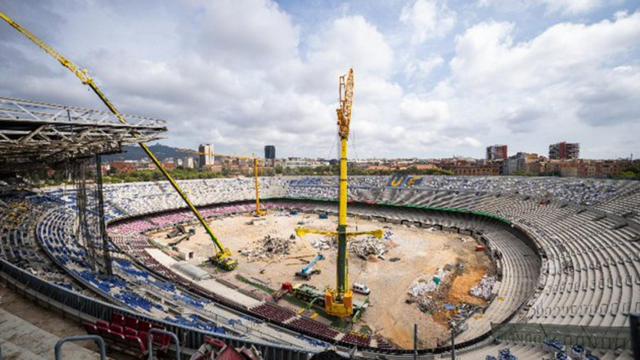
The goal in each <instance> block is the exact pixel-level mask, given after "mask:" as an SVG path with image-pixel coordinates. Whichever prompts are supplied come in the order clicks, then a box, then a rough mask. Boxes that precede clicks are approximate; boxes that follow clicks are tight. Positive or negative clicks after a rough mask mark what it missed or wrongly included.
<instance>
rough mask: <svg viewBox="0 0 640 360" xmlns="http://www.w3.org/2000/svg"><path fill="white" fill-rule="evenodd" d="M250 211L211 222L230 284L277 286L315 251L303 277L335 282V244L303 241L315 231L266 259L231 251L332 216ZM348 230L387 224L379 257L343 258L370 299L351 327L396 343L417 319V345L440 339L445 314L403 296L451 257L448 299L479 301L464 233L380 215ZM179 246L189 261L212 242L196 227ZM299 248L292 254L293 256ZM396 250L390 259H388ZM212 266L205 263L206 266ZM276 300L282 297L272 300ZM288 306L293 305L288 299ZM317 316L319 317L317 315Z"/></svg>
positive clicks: (199, 258) (479, 271) (208, 250)
mask: <svg viewBox="0 0 640 360" xmlns="http://www.w3.org/2000/svg"><path fill="white" fill-rule="evenodd" d="M253 219H254V218H253V217H251V216H249V215H238V216H234V217H227V218H224V219H218V220H214V221H212V222H211V226H212V229H214V232H215V233H216V235H217V236H218V237H219V238H220V239H221V240H222V241H223V242H224V244H225V245H226V246H227V247H229V248H230V249H231V250H232V251H233V253H234V257H235V258H236V259H237V260H238V262H239V266H238V269H237V270H236V271H234V272H232V273H217V274H215V275H214V276H215V277H217V278H224V279H225V280H228V281H231V282H234V283H235V284H238V285H244V286H246V284H242V283H241V282H240V281H239V280H238V279H237V275H242V276H243V277H245V278H247V279H250V280H253V281H255V280H258V281H259V282H262V283H263V284H265V285H267V286H269V287H270V288H272V289H277V288H279V287H280V285H281V284H282V283H283V282H292V283H299V282H300V281H302V280H300V279H296V277H295V272H296V271H299V270H300V269H302V268H303V267H304V266H305V265H306V263H307V262H308V261H310V260H311V259H313V258H314V257H315V256H316V254H317V253H319V252H321V253H322V254H323V255H324V256H325V258H326V259H325V260H323V261H320V262H319V263H318V264H317V266H316V269H319V270H320V271H321V273H320V274H318V275H315V276H313V277H312V278H311V279H310V280H309V281H308V283H309V284H311V285H314V286H316V287H317V288H319V289H324V288H325V287H326V286H332V287H333V286H335V282H336V280H335V271H336V270H335V268H336V250H335V249H334V248H332V249H330V250H321V251H319V250H316V249H315V248H314V247H313V246H312V245H311V244H312V243H313V242H314V240H318V239H319V238H321V237H322V236H321V235H307V236H305V237H304V238H299V237H296V238H295V240H294V241H293V243H292V244H291V249H290V254H289V255H285V256H276V257H274V258H273V259H271V260H270V261H253V262H249V261H248V258H247V257H245V256H243V255H241V254H239V251H241V250H243V249H247V248H248V247H250V245H251V244H252V243H253V242H255V241H258V240H260V239H262V238H263V237H264V236H265V235H267V234H269V235H271V236H274V237H279V238H289V237H290V236H291V235H292V234H294V230H295V228H297V227H300V226H303V227H305V228H314V229H323V230H327V231H334V230H335V227H336V225H335V224H336V223H337V219H336V218H335V217H329V219H320V218H319V217H318V215H315V214H299V215H294V216H292V215H289V214H288V213H285V212H277V213H270V214H268V215H267V216H266V217H264V218H263V220H260V221H258V222H256V223H255V224H253V225H249V224H250V223H251V221H252V220H253ZM349 224H350V225H351V227H350V230H352V231H355V230H356V228H357V230H358V231H367V230H375V229H380V228H383V227H384V230H387V231H391V233H392V235H391V240H390V241H388V242H387V244H388V247H389V252H388V253H386V254H384V258H385V260H381V259H378V258H370V259H368V260H363V259H360V258H357V257H354V256H352V257H351V258H350V260H349V280H350V282H351V283H353V282H362V283H365V284H366V285H367V286H369V288H370V289H371V297H370V307H369V309H368V310H367V311H366V312H365V314H364V316H363V317H362V321H361V323H360V324H358V325H356V328H355V329H356V330H357V329H359V328H360V327H361V326H363V325H366V326H368V327H369V328H370V329H371V330H373V331H374V332H375V333H379V334H381V335H382V336H384V337H385V338H387V339H389V340H391V341H393V342H394V343H395V344H396V345H398V346H400V347H403V348H411V347H412V346H413V324H414V323H417V324H418V332H419V341H420V344H419V346H420V347H433V346H436V344H437V342H438V341H443V340H446V339H448V337H449V330H448V328H447V326H446V322H443V321H442V319H440V321H436V320H438V319H435V320H434V319H433V317H432V316H431V315H428V314H425V313H423V312H421V311H420V310H419V309H418V307H417V306H416V304H407V303H405V300H406V298H407V291H408V290H409V288H410V287H411V285H412V284H413V283H414V281H415V280H416V279H418V278H420V277H431V276H432V275H433V274H434V273H435V272H436V271H437V270H438V269H439V268H442V267H444V266H445V265H447V264H450V265H455V264H457V263H460V262H463V263H464V264H465V268H466V270H465V271H464V273H462V274H461V275H460V276H458V277H456V278H455V279H454V281H453V282H452V284H451V291H450V292H449V294H448V300H449V301H450V302H451V303H454V304H459V303H462V302H467V303H472V304H479V305H481V304H482V303H483V302H482V300H480V299H478V298H475V297H473V296H470V295H468V293H469V289H470V288H471V287H472V286H474V285H476V284H477V283H478V282H479V281H480V279H481V278H482V275H484V274H485V273H486V272H487V271H488V269H489V268H490V261H489V259H488V257H487V256H486V255H485V254H484V253H478V252H475V251H474V249H475V245H476V242H475V240H473V238H471V237H469V236H464V235H459V234H451V233H445V232H439V231H431V230H427V229H419V228H414V227H408V226H404V225H394V224H388V223H380V222H375V221H368V220H363V219H356V218H351V219H350V220H349ZM166 233H167V232H166V231H165V232H161V233H157V234H154V236H153V238H154V239H155V240H156V241H158V242H160V243H162V244H167V243H169V242H171V240H170V239H167V238H166ZM177 247H178V249H179V250H180V251H181V252H188V251H193V252H194V255H195V257H194V258H193V259H192V260H190V262H191V263H193V264H201V263H202V262H204V261H206V260H207V259H208V257H210V256H212V255H213V254H214V248H213V246H212V244H211V242H210V239H209V238H208V237H207V236H206V234H205V233H204V230H203V229H201V228H199V227H196V234H195V235H194V236H193V237H192V238H191V239H190V240H188V241H184V242H182V243H180V244H179V245H178V246H177ZM304 255H307V256H306V257H303V258H302V259H300V258H299V257H301V256H304ZM392 258H399V260H398V261H394V262H392V261H389V260H390V259H392ZM211 271H213V270H211ZM364 299H365V298H364V297H363V296H361V295H356V301H364ZM280 304H281V305H284V304H287V303H286V302H284V301H280ZM288 306H293V305H290V304H289V305H288ZM318 320H322V318H318Z"/></svg>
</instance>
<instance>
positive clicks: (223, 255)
mask: <svg viewBox="0 0 640 360" xmlns="http://www.w3.org/2000/svg"><path fill="white" fill-rule="evenodd" d="M0 18H2V20H4V21H6V22H7V23H8V24H9V25H11V26H12V27H13V28H14V29H16V30H17V31H18V32H19V33H21V34H22V35H24V36H26V37H27V38H28V39H29V40H31V41H32V42H33V43H34V44H36V45H37V46H39V47H40V48H41V49H42V50H44V51H45V52H46V53H47V54H49V55H51V56H52V57H53V58H54V59H56V60H57V61H58V62H60V64H61V65H62V66H64V67H66V68H67V69H69V70H70V71H71V72H72V73H73V74H74V75H75V76H76V77H77V78H78V79H80V81H81V82H82V83H83V84H85V85H87V86H89V88H91V90H92V91H93V92H94V93H95V94H96V95H97V96H98V97H99V98H100V100H101V101H102V102H103V103H104V105H105V106H106V107H107V108H108V109H109V111H110V112H111V113H112V114H113V115H115V117H116V118H117V119H118V121H120V122H121V123H122V124H124V125H128V122H127V120H126V119H125V118H124V116H123V115H122V113H120V111H119V110H118V109H117V108H116V107H115V105H114V104H113V103H112V102H111V101H110V100H109V99H108V98H107V96H106V95H105V94H104V93H103V92H102V90H100V88H99V87H98V85H96V83H95V82H94V80H93V79H92V78H91V77H90V76H89V73H88V71H87V70H86V69H80V68H79V67H78V66H77V65H76V64H74V63H73V62H71V61H70V60H69V59H67V58H65V57H64V56H62V55H61V54H60V53H58V52H57V51H56V50H54V49H53V48H52V47H51V46H49V45H47V44H46V43H45V42H44V41H42V40H40V39H39V38H38V37H37V36H35V35H34V34H33V33H31V32H30V31H29V30H27V29H25V28H24V27H22V26H21V25H20V24H18V23H16V22H15V21H13V19H11V18H10V17H9V16H7V15H6V14H5V13H3V12H0ZM139 145H140V147H141V148H142V150H143V151H144V152H145V153H146V154H147V156H148V157H149V159H151V161H152V162H153V163H154V164H155V166H156V167H157V168H158V170H160V172H161V173H162V175H163V176H164V177H165V179H167V180H168V181H169V183H170V184H171V186H172V187H173V189H174V190H175V191H176V192H177V193H178V195H180V198H182V200H183V201H184V202H185V204H187V206H188V207H189V209H190V210H191V212H192V213H193V214H194V215H195V217H196V218H197V219H198V221H199V222H200V224H202V227H204V229H205V231H206V232H207V234H209V236H210V237H211V241H212V242H213V244H214V245H215V246H216V248H217V252H216V254H215V255H214V256H213V257H211V261H212V262H213V263H214V264H215V265H216V266H218V267H220V268H221V269H223V270H227V271H230V270H233V269H235V268H236V267H237V266H238V262H237V261H236V260H234V259H233V258H232V255H231V250H229V249H228V248H226V247H224V245H223V244H222V242H221V241H220V240H219V239H218V238H217V237H216V236H215V234H214V233H213V230H211V228H210V227H209V224H208V223H207V222H206V221H205V219H204V217H202V215H201V214H200V211H198V209H197V208H196V207H195V205H193V203H192V202H191V200H190V199H189V197H187V195H186V194H185V192H184V191H182V189H181V188H180V186H179V185H178V183H177V182H176V181H175V180H174V179H173V177H172V176H171V174H169V172H168V171H167V169H165V168H164V166H162V163H161V162H160V160H158V158H157V157H156V156H155V154H153V152H152V151H151V149H149V147H148V146H147V145H146V144H143V143H139Z"/></svg>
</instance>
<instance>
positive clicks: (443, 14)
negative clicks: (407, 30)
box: [400, 0, 456, 44]
mask: <svg viewBox="0 0 640 360" xmlns="http://www.w3.org/2000/svg"><path fill="white" fill-rule="evenodd" d="M400 21H401V22H403V23H404V24H406V25H409V26H411V27H412V29H413V35H412V37H411V42H412V43H414V44H420V43H423V42H425V41H427V40H429V39H432V38H436V37H441V36H444V35H446V34H448V33H449V32H450V31H451V29H453V26H454V25H455V23H456V12H455V11H453V10H450V9H449V7H448V6H447V4H446V3H445V2H443V1H439V0H416V1H415V2H414V3H413V5H405V6H404V7H403V8H402V12H401V14H400Z"/></svg>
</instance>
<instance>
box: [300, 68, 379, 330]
mask: <svg viewBox="0 0 640 360" xmlns="http://www.w3.org/2000/svg"><path fill="white" fill-rule="evenodd" d="M353 85H354V78H353V69H349V73H348V74H346V75H342V76H340V80H339V84H338V93H339V100H340V107H339V108H338V109H336V112H337V114H338V137H339V138H340V178H339V180H340V184H339V193H338V197H339V202H338V229H337V230H338V231H337V232H330V231H322V230H314V229H303V228H298V229H296V234H298V236H304V235H306V234H320V235H329V236H337V238H338V260H337V263H336V268H337V269H336V283H337V286H336V288H335V289H328V290H327V291H326V292H325V296H324V300H325V302H324V303H325V306H324V307H325V308H324V310H325V312H326V313H327V314H329V315H332V316H337V317H340V318H345V317H350V316H352V315H353V291H352V290H351V288H350V286H349V263H348V259H349V254H348V247H347V239H348V238H349V237H353V236H358V235H371V236H375V237H377V238H381V237H382V236H383V232H382V230H374V231H360V232H347V200H348V191H349V184H348V175H347V155H348V141H349V125H350V124H351V110H352V105H353Z"/></svg>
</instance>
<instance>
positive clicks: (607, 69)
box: [0, 0, 640, 157]
mask: <svg viewBox="0 0 640 360" xmlns="http://www.w3.org/2000/svg"><path fill="white" fill-rule="evenodd" d="M493 1H495V0H493ZM52 4H53V3H52ZM52 4H50V5H46V3H45V5H41V6H40V7H44V8H47V9H49V8H51V11H52V12H53V13H49V12H47V11H44V12H42V13H43V14H45V15H46V16H44V15H43V16H42V18H38V17H37V16H35V15H33V10H32V9H31V8H30V7H29V6H27V5H15V6H14V7H16V9H13V10H14V11H13V12H17V13H18V15H17V16H16V18H17V19H18V20H19V21H20V20H21V19H25V18H28V19H30V20H29V21H35V20H38V21H39V22H38V21H35V23H36V25H34V26H35V29H34V30H37V29H38V27H39V26H42V27H40V30H39V31H38V33H39V34H40V32H41V33H42V34H44V36H43V37H44V38H45V39H46V40H49V41H52V42H53V45H54V46H55V47H57V48H59V49H60V51H61V52H62V53H64V54H66V55H67V54H68V55H69V56H70V57H71V58H72V59H73V60H75V61H77V62H78V63H80V64H82V65H84V66H86V67H87V68H89V69H90V70H91V73H92V74H93V75H94V76H95V78H96V79H97V80H98V81H99V83H100V84H101V85H103V86H104V90H105V91H106V93H107V95H109V96H110V97H111V98H112V99H113V101H114V103H116V104H117V105H118V106H119V107H120V108H121V110H123V111H125V112H130V113H135V114H141V115H148V116H155V117H159V118H164V119H167V120H168V121H169V130H170V132H169V133H168V134H167V137H168V140H167V143H169V144H172V145H180V146H186V147H192V148H193V147H195V146H196V145H197V144H198V143H199V142H214V143H215V144H216V145H217V148H218V149H219V150H220V152H222V153H229V154H232V153H236V154H249V153H252V152H259V151H260V149H262V146H264V144H265V143H274V144H276V145H277V146H278V153H279V154H282V155H290V156H293V155H309V156H334V155H335V153H332V152H331V149H332V148H333V149H335V141H334V140H335V108H336V105H337V97H338V94H337V77H338V75H341V74H344V73H345V72H346V71H347V70H348V69H349V67H353V68H354V69H355V72H356V89H355V100H354V101H355V102H354V121H353V122H352V134H353V136H354V138H353V139H354V144H356V146H355V148H356V149H358V151H356V152H354V156H362V157H369V156H425V157H431V156H447V155H452V154H463V155H475V156H481V154H482V152H480V151H478V147H481V146H482V144H487V143H494V142H500V143H502V142H506V143H509V144H510V145H511V148H512V149H513V150H514V151H518V150H522V151H539V152H544V150H545V148H546V146H547V144H548V143H549V142H552V141H558V140H569V141H580V142H583V149H584V154H585V156H589V155H590V154H595V155H596V156H599V157H603V156H610V155H611V156H615V155H616V154H618V153H616V151H618V148H617V147H615V146H605V145H603V144H604V143H611V142H613V143H616V144H621V145H620V148H621V149H623V151H624V152H625V154H626V153H627V152H630V151H632V150H633V147H634V146H635V147H636V148H637V145H636V144H637V141H635V142H634V140H637V139H635V138H634V137H633V134H635V133H638V132H640V120H639V117H640V114H638V107H637V105H636V104H638V103H640V99H639V98H638V95H637V94H640V89H639V88H638V86H639V85H638V84H640V78H639V77H640V75H639V74H640V67H639V66H638V57H637V56H638V51H639V44H638V41H637V39H638V38H640V13H638V12H636V13H632V14H629V13H627V12H624V11H618V12H617V13H615V15H614V16H612V18H611V19H610V20H603V21H599V22H592V23H590V24H586V23H570V22H560V23H558V22H557V21H554V23H555V25H552V26H549V27H548V28H545V29H543V30H541V31H540V33H539V34H530V33H527V32H526V31H525V32H524V33H523V32H522V31H523V30H522V27H521V26H519V25H518V24H517V23H516V22H511V21H492V20H490V18H491V17H490V16H489V17H486V18H483V19H480V20H479V21H478V20H475V19H473V18H472V20H470V18H468V17H467V18H463V17H464V16H466V14H468V13H466V12H465V11H470V10H469V8H464V7H463V8H460V7H456V8H454V7H453V5H447V4H446V3H444V2H440V1H423V0H418V1H416V2H413V3H411V4H410V5H407V6H404V7H403V8H402V9H400V8H399V7H400V6H397V8H396V10H397V11H396V12H393V13H392V15H391V16H392V17H393V18H395V16H396V15H397V14H398V13H401V21H396V26H397V28H395V31H393V29H392V30H389V28H388V25H387V27H384V26H383V25H381V22H380V21H376V20H377V19H376V18H375V17H371V16H369V15H367V16H365V15H352V13H351V10H350V9H348V8H346V9H345V8H343V9H342V10H340V11H339V12H338V13H336V14H334V15H335V16H334V17H327V18H326V20H325V19H324V18H323V19H319V20H317V22H315V23H314V24H315V25H313V26H314V27H313V28H311V29H310V28H305V26H310V25H308V24H306V23H304V22H301V20H300V19H296V18H294V17H292V16H291V15H290V14H288V13H287V12H286V11H285V10H284V9H283V8H280V7H279V6H278V5H277V4H275V3H273V2H271V1H267V0H238V1H230V0H226V1H216V2H204V1H196V0H194V1H189V2H187V3H180V4H173V3H171V4H165V3H161V4H158V5H157V7H154V8H153V11H152V15H153V19H150V20H148V21H147V20H146V19H145V17H143V16H140V11H142V10H141V9H138V10H137V11H122V10H127V9H129V6H134V7H140V8H144V7H145V6H147V5H148V4H144V3H142V4H138V3H136V4H133V5H130V4H128V3H124V2H123V3H119V2H109V3H95V4H94V3H86V4H82V5H81V6H75V5H73V4H69V3H64V2H62V3H59V2H56V3H55V6H53V5H52ZM539 4H540V3H539V2H538V5H537V6H541V5H539ZM21 6H22V10H20V8H21ZM449 6H451V8H449ZM40 7H39V8H40ZM472 8H473V7H472ZM134 10H135V9H134ZM472 10H473V9H472ZM483 11H490V9H489V8H485V9H483ZM558 11H560V10H558ZM40 12H41V11H38V13H40ZM57 13H61V14H65V16H64V17H62V16H57V15H56V14H57ZM363 14H364V13H363ZM554 14H556V13H551V12H549V13H548V14H547V16H556V15H554ZM34 16H35V18H34ZM34 19H35V20H34ZM62 19H65V20H64V21H63V20H62ZM457 21H459V22H460V23H462V24H472V25H470V26H469V27H468V28H467V29H466V30H465V31H464V32H463V33H461V34H458V35H457V36H455V37H453V36H451V37H447V36H448V35H447V34H450V32H451V31H452V30H453V28H454V25H455V24H456V22H457ZM47 28H54V29H56V32H55V33H56V34H58V33H63V34H70V35H69V36H65V37H57V36H55V37H52V38H49V37H48V34H47V33H46V29H47ZM104 29H114V31H109V32H107V31H105V30H104ZM301 34H302V35H301ZM0 39H2V41H0V66H1V67H2V68H3V69H7V70H8V71H7V72H6V74H7V76H6V77H5V78H3V83H2V86H0V95H8V96H16V97H24V98H32V99H36V100H43V101H51V102H60V103H66V104H73V105H84V106H92V107H101V105H100V104H99V102H98V101H97V100H96V99H95V97H94V96H93V95H92V94H91V93H90V92H89V91H88V90H87V89H86V88H85V87H83V86H82V85H80V84H79V82H78V81H77V80H76V79H75V78H73V76H72V75H70V74H69V73H68V72H67V71H66V70H65V69H62V68H61V67H59V65H58V64H57V63H55V62H53V61H52V60H51V59H47V58H46V56H45V55H43V54H42V53H41V51H40V50H39V49H37V48H36V47H35V46H31V44H30V43H28V42H26V41H25V40H24V39H22V38H21V37H20V36H18V35H17V34H15V33H14V32H13V30H12V29H10V28H9V27H6V26H5V27H0ZM430 40H432V41H430ZM440 43H444V44H449V43H451V44H452V45H451V46H449V45H445V46H444V47H441V46H440V45H439V44H440ZM445 59H451V60H449V61H447V60H445ZM3 75H4V73H3ZM434 81H438V83H437V84H434ZM62 90H63V91H62ZM594 129H597V134H596V135H594ZM636 152H637V151H636Z"/></svg>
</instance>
